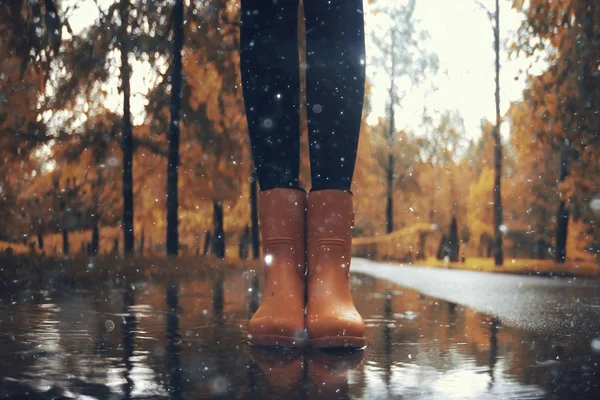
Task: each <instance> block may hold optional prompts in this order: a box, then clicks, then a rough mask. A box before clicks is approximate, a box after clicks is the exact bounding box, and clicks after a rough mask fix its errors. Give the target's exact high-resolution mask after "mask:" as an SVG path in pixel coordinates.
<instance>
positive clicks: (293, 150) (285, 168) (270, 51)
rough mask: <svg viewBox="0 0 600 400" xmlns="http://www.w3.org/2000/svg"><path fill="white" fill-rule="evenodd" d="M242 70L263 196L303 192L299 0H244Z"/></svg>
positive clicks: (242, 7) (255, 160)
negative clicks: (285, 190) (268, 192)
mask: <svg viewBox="0 0 600 400" xmlns="http://www.w3.org/2000/svg"><path fill="white" fill-rule="evenodd" d="M241 19H242V26H241V32H240V42H241V43H240V69H241V74H242V88H243V93H244V103H245V105H246V115H247V119H248V129H249V131H250V142H251V145H252V155H253V157H254V165H255V166H256V171H257V176H258V182H259V184H260V188H261V190H262V191H265V190H269V189H273V188H298V186H299V184H298V175H299V165H300V113H299V109H300V106H299V102H300V100H299V98H300V96H299V92H300V69H299V57H298V27H297V21H298V0H242V5H241Z"/></svg>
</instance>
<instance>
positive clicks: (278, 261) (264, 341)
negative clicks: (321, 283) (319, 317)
mask: <svg viewBox="0 0 600 400" xmlns="http://www.w3.org/2000/svg"><path fill="white" fill-rule="evenodd" d="M258 215H259V219H260V230H261V232H262V238H263V240H262V243H263V257H264V273H265V283H264V287H263V296H262V300H261V303H260V307H258V310H256V313H255V314H254V315H253V316H252V318H250V321H249V322H248V341H249V342H250V344H251V345H256V346H301V345H303V344H304V341H305V331H304V302H305V271H306V261H305V260H306V255H305V241H306V236H305V227H304V225H305V215H306V193H305V192H304V191H302V190H296V189H271V190H267V191H264V192H261V193H259V195H258Z"/></svg>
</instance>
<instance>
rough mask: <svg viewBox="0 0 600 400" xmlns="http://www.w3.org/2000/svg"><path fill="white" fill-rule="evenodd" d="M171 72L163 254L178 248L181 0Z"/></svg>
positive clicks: (175, 14) (176, 6) (177, 1)
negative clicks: (165, 237)
mask: <svg viewBox="0 0 600 400" xmlns="http://www.w3.org/2000/svg"><path fill="white" fill-rule="evenodd" d="M172 23H173V72H172V76H171V132H170V135H169V154H168V163H167V255H170V256H176V255H177V253H178V252H179V232H178V188H177V182H178V169H179V115H180V113H181V80H182V67H181V57H182V54H181V53H182V48H183V0H175V4H174V6H173V20H172Z"/></svg>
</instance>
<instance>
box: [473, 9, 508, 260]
mask: <svg viewBox="0 0 600 400" xmlns="http://www.w3.org/2000/svg"><path fill="white" fill-rule="evenodd" d="M478 4H479V5H480V6H481V7H482V8H483V9H484V10H485V12H486V13H487V16H488V18H489V20H490V23H491V25H492V31H493V33H494V54H495V61H494V71H495V92H494V100H495V105H496V123H495V125H494V129H493V130H492V137H493V138H494V191H493V196H492V201H493V202H494V262H495V264H496V266H501V265H502V264H503V263H504V239H503V234H504V232H503V231H504V229H503V226H504V223H503V215H502V138H501V137H500V123H501V122H502V121H501V115H500V3H499V0H495V8H494V11H490V10H488V9H487V8H486V7H485V6H484V5H482V4H481V3H479V2H478Z"/></svg>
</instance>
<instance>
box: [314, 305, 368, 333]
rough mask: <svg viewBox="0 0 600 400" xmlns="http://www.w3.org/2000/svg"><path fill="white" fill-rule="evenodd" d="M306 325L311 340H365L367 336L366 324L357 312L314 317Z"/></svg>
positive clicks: (333, 313) (346, 311)
mask: <svg viewBox="0 0 600 400" xmlns="http://www.w3.org/2000/svg"><path fill="white" fill-rule="evenodd" d="M306 325H307V330H308V335H309V337H310V338H311V340H312V339H318V338H325V337H329V338H331V337H339V338H343V337H353V338H364V335H365V323H364V321H363V320H362V318H361V316H360V314H359V313H358V312H357V311H356V310H343V311H342V312H340V311H339V310H338V311H337V312H331V313H326V314H322V315H313V316H311V317H309V318H308V320H307V323H306Z"/></svg>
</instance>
